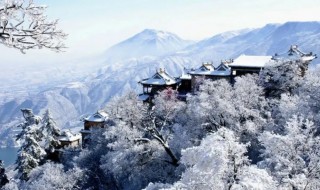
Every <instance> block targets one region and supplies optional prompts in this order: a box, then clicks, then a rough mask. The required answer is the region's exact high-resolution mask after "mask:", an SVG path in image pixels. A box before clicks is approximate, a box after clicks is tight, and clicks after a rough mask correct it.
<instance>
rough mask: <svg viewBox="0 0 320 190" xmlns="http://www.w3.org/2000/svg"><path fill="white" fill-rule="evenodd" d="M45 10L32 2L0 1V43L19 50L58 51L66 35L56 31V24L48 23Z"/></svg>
mask: <svg viewBox="0 0 320 190" xmlns="http://www.w3.org/2000/svg"><path fill="white" fill-rule="evenodd" d="M45 10H46V6H43V5H36V4H35V3H33V0H1V1H0V43H2V44H4V45H6V46H8V47H13V48H17V49H19V50H21V52H25V50H28V49H33V48H48V49H51V50H54V51H57V52H59V51H61V50H62V49H63V48H65V45H64V44H63V43H62V40H63V39H64V38H65V37H66V34H64V33H63V31H62V30H59V29H58V28H57V24H58V20H54V21H49V20H48V19H47V17H46V15H45Z"/></svg>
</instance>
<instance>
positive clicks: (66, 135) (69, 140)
mask: <svg viewBox="0 0 320 190" xmlns="http://www.w3.org/2000/svg"><path fill="white" fill-rule="evenodd" d="M59 141H60V148H65V147H71V148H76V147H78V146H80V143H81V134H73V133H72V132H71V131H70V130H66V131H63V132H62V133H61V135H60V136H59Z"/></svg>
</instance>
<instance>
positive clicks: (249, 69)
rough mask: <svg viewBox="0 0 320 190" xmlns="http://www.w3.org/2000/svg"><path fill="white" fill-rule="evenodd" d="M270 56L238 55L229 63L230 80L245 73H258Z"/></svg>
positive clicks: (269, 59)
mask: <svg viewBox="0 0 320 190" xmlns="http://www.w3.org/2000/svg"><path fill="white" fill-rule="evenodd" d="M271 58H272V56H256V55H240V56H239V57H238V58H236V59H234V60H233V61H232V63H230V64H229V67H230V68H231V82H232V83H233V82H234V78H235V77H238V76H243V75H246V74H254V73H256V74H259V72H260V71H261V69H263V68H264V66H265V65H266V63H268V62H270V61H271Z"/></svg>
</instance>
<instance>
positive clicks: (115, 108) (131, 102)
mask: <svg viewBox="0 0 320 190" xmlns="http://www.w3.org/2000/svg"><path fill="white" fill-rule="evenodd" d="M146 109H147V106H146V105H144V104H143V102H142V101H140V100H139V99H138V97H137V94H136V93H135V92H134V91H130V92H128V93H127V94H125V95H124V96H121V97H115V98H113V99H112V100H111V101H110V102H109V103H108V105H107V106H106V108H105V110H106V112H107V113H108V114H109V115H110V118H111V119H112V120H114V121H116V120H121V121H124V122H126V123H127V124H128V125H130V126H131V127H133V126H140V125H141V121H142V118H143V117H144V114H145V112H146Z"/></svg>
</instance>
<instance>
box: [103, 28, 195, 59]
mask: <svg viewBox="0 0 320 190" xmlns="http://www.w3.org/2000/svg"><path fill="white" fill-rule="evenodd" d="M192 43H193V42H192V41H188V40H183V39H181V38H180V37H178V36H177V35H175V34H173V33H170V32H165V31H160V30H152V29H145V30H143V31H142V32H140V33H138V34H136V35H134V36H133V37H131V38H129V39H127V40H125V41H123V42H120V43H119V44H117V45H115V46H113V47H111V48H110V49H108V50H107V52H106V54H105V56H106V58H107V59H108V60H109V61H119V60H124V59H129V58H139V57H143V56H163V55H168V54H171V53H174V52H176V51H178V50H181V49H183V48H185V47H187V46H188V45H191V44H192Z"/></svg>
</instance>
